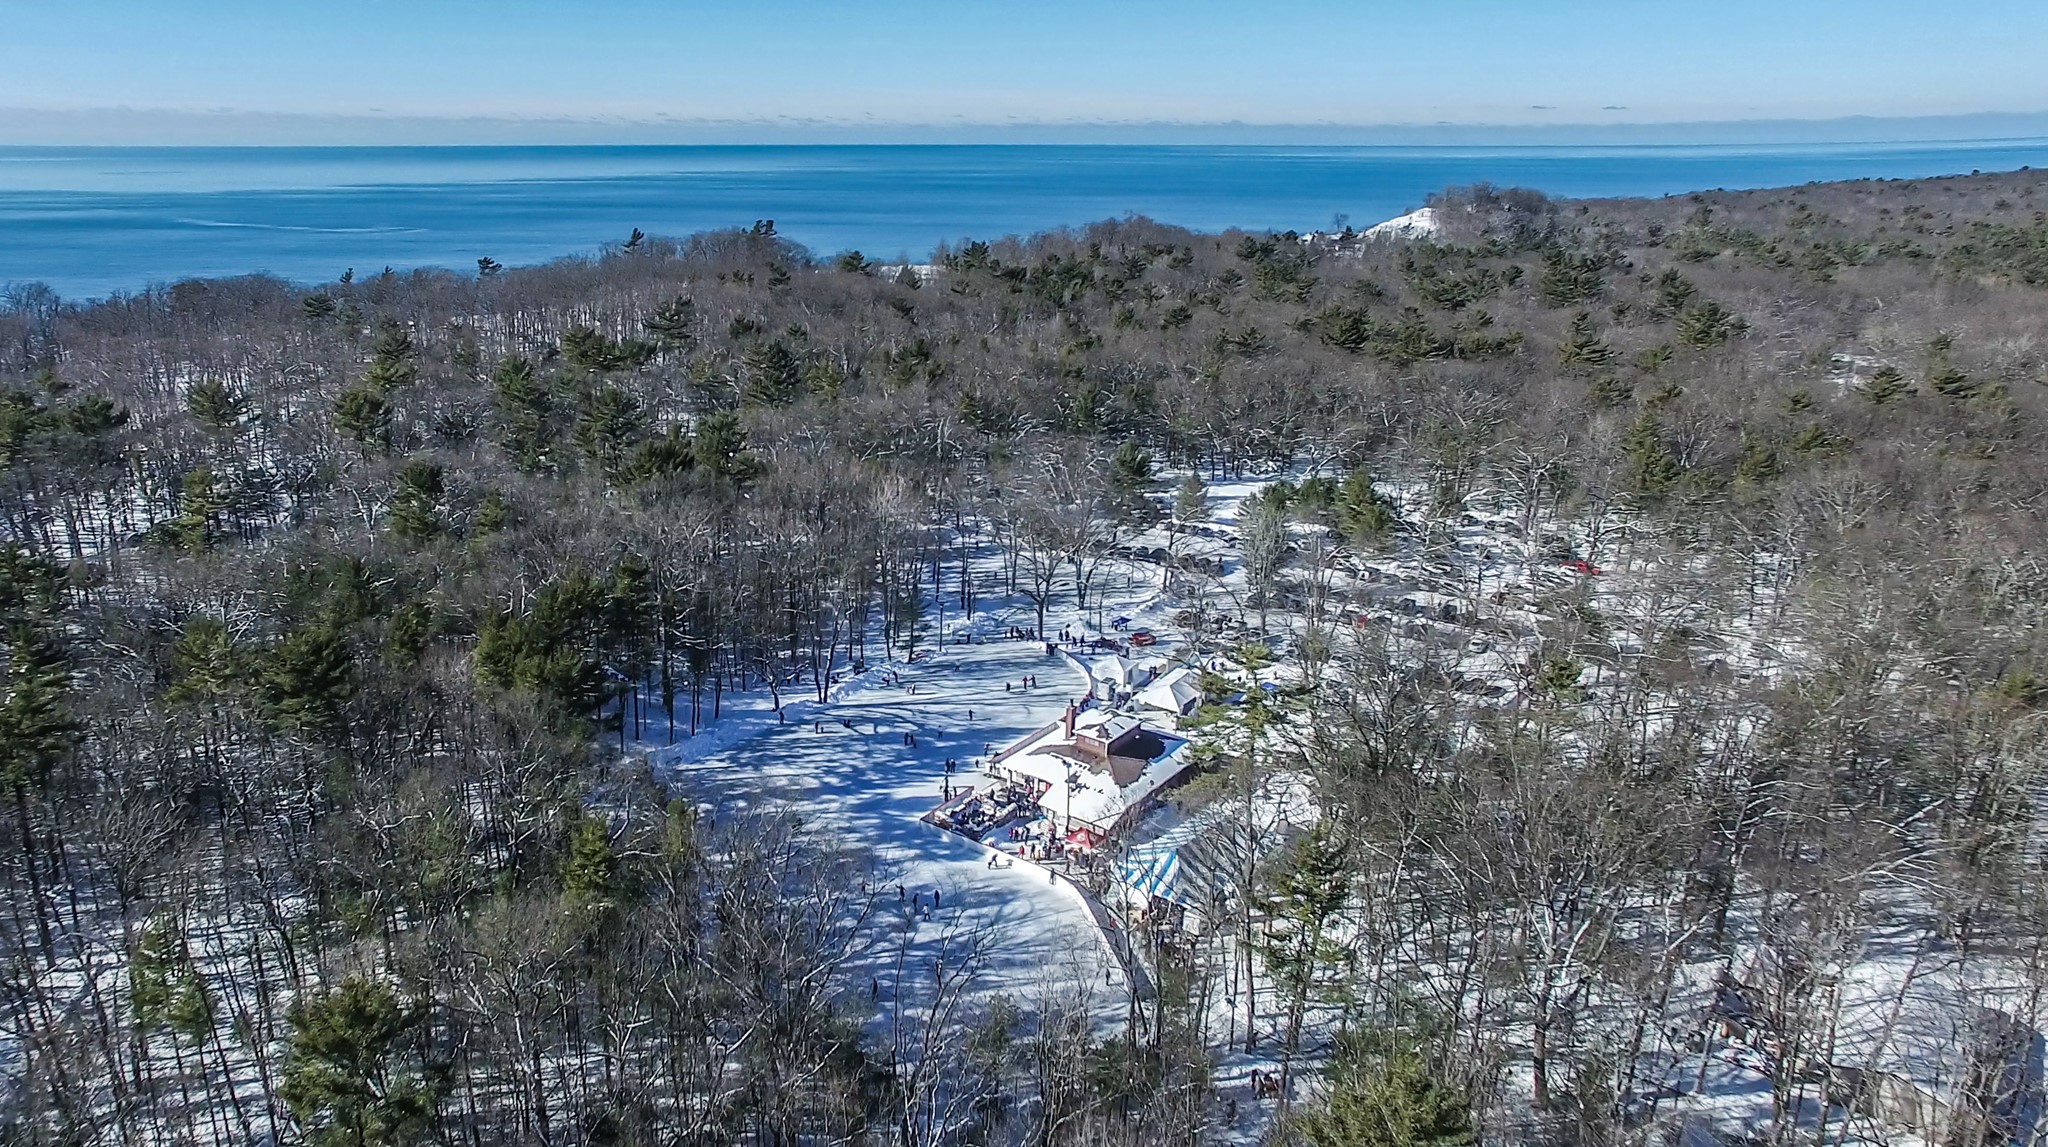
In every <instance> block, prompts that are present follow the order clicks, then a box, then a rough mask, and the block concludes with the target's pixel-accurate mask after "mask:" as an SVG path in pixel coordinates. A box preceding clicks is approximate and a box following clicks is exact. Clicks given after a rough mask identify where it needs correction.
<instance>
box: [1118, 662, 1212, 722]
mask: <svg viewBox="0 0 2048 1147" xmlns="http://www.w3.org/2000/svg"><path fill="white" fill-rule="evenodd" d="M1201 699H1202V679H1201V674H1199V673H1196V672H1195V671H1194V670H1192V669H1189V668H1186V667H1185V666H1183V667H1182V668H1179V669H1176V670H1174V671H1173V672H1171V673H1168V674H1167V675H1166V676H1164V677H1161V678H1160V679H1159V680H1157V681H1154V682H1153V683H1152V684H1150V685H1147V686H1146V687H1145V688H1143V689H1140V690H1138V692H1137V694H1136V695H1135V696H1134V697H1132V698H1131V700H1132V702H1133V703H1135V704H1138V705H1142V706H1144V707H1145V708H1148V709H1158V710H1159V711H1161V712H1164V713H1173V714H1175V715H1177V716H1183V717H1184V716H1186V715H1187V714H1188V712H1189V711H1190V710H1192V709H1193V708H1194V707H1195V703H1196V702H1198V701H1200V700H1201Z"/></svg>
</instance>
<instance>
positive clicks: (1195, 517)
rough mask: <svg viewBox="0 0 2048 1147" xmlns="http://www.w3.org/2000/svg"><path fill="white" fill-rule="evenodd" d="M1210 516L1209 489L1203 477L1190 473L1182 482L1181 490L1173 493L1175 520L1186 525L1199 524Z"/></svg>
mask: <svg viewBox="0 0 2048 1147" xmlns="http://www.w3.org/2000/svg"><path fill="white" fill-rule="evenodd" d="M1208 516H1209V487H1208V485H1207V484H1206V483H1204V482H1203V481H1202V476H1201V475H1200V474H1197V473H1195V472H1194V471H1192V470H1190V471H1188V476H1187V477H1185V478H1182V479H1181V480H1180V489H1178V490H1175V491H1174V493H1173V520H1174V521H1176V522H1178V523H1180V524H1182V525H1186V524H1188V523H1189V522H1199V521H1201V520H1202V519H1204V518H1206V517H1208Z"/></svg>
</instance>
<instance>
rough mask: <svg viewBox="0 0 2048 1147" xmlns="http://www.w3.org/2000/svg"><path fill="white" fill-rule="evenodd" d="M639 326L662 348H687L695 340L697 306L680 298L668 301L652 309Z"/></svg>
mask: <svg viewBox="0 0 2048 1147" xmlns="http://www.w3.org/2000/svg"><path fill="white" fill-rule="evenodd" d="M640 325H641V327H642V328H644V329H645V330H646V331H647V333H648V334H650V335H653V336H654V339H655V341H656V342H657V343H659V344H660V345H662V346H664V347H668V348H671V349H676V348H683V347H688V346H689V345H690V344H692V343H693V342H695V341H696V338H697V304H696V303H693V302H691V301H690V300H689V299H686V298H681V297H677V298H673V299H670V300H669V301H667V302H665V303H663V304H661V305H660V306H658V307H656V308H654V313H653V314H650V315H648V316H647V317H646V318H645V319H642V320H641V321H640Z"/></svg>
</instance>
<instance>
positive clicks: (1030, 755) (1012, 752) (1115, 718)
mask: <svg viewBox="0 0 2048 1147" xmlns="http://www.w3.org/2000/svg"><path fill="white" fill-rule="evenodd" d="M1084 722H1085V724H1084ZM1110 730H1116V732H1114V733H1111V734H1110V735H1108V736H1104V735H1103V734H1104V733H1106V732H1109V731H1110ZM1074 732H1075V734H1077V735H1082V736H1089V737H1094V738H1098V739H1101V740H1103V741H1105V742H1117V745H1116V751H1113V752H1111V753H1110V754H1109V755H1107V756H1106V757H1105V756H1103V755H1101V754H1097V753H1094V752H1091V751H1089V750H1088V749H1085V748H1082V747H1080V746H1078V745H1076V744H1075V742H1074V738H1073V737H1070V736H1068V735H1067V731H1066V724H1065V722H1064V721H1055V722H1053V723H1052V724H1050V725H1047V726H1046V727H1045V728H1043V729H1040V730H1039V731H1038V732H1036V733H1033V734H1032V735H1031V736H1030V737H1029V738H1027V739H1026V740H1025V741H1024V742H1022V743H1021V744H1018V745H1016V746H1013V747H1012V748H1010V749H1007V750H1005V751H1004V752H1003V753H1001V754H999V755H998V756H997V758H996V762H995V763H993V764H992V766H991V767H992V768H996V769H1000V770H1002V771H1006V772H1009V773H1012V774H1014V775H1016V776H1020V777H1028V778H1030V779H1032V780H1035V781H1038V782H1040V783H1041V784H1043V785H1045V786H1046V790H1045V793H1044V795H1042V796H1040V797H1039V798H1038V804H1039V807H1040V808H1043V809H1045V810H1047V811H1048V812H1051V813H1053V814H1055V815H1057V816H1061V817H1066V818H1069V819H1070V820H1071V821H1072V822H1073V823H1074V824H1079V825H1088V826H1090V827H1093V828H1095V829H1097V830H1098V831H1101V832H1108V831H1110V830H1112V829H1114V828H1116V827H1117V826H1118V825H1119V824H1121V823H1123V821H1124V819H1125V818H1126V817H1127V816H1128V815H1129V814H1130V813H1132V812H1133V811H1135V810H1138V809H1141V808H1143V807H1144V806H1145V804H1146V802H1147V801H1149V800H1150V799H1151V797H1152V796H1153V794H1155V793H1157V792H1158V791H1159V790H1160V789H1162V788H1165V787H1166V786H1168V785H1170V784H1172V783H1173V782H1174V781H1176V780H1178V779H1179V778H1180V777H1181V776H1182V774H1184V773H1186V772H1187V771H1188V770H1189V769H1190V768H1193V767H1194V760H1193V754H1191V753H1189V752H1188V751H1187V750H1188V742H1187V740H1186V739H1185V738H1182V737H1176V736H1174V735H1173V734H1171V733H1167V732H1162V731H1160V730H1157V729H1154V728H1151V727H1150V726H1147V725H1145V724H1144V723H1143V722H1142V721H1140V720H1139V719H1138V718H1136V717H1133V716H1131V715H1129V714H1125V713H1115V712H1111V711H1109V710H1105V709H1089V710H1086V711H1084V712H1082V713H1080V714H1077V715H1076V716H1075V718H1074Z"/></svg>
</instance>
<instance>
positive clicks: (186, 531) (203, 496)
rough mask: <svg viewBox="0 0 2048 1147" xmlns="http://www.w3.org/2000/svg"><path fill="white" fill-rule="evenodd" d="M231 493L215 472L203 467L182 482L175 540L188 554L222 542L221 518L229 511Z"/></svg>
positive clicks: (174, 525) (173, 526)
mask: <svg viewBox="0 0 2048 1147" xmlns="http://www.w3.org/2000/svg"><path fill="white" fill-rule="evenodd" d="M227 505H228V498H227V492H226V491H225V490H223V489H221V483H220V479H218V478H216V477H214V475H213V469H212V468H211V467H208V466H201V467H199V468H197V469H195V470H193V471H191V472H190V473H188V474H186V475H185V476H184V477H183V478H182V479H180V480H179V482H178V516H177V517H175V518H173V519H171V536H172V538H173V539H174V540H175V541H176V542H177V544H178V545H179V546H180V547H182V548H184V549H187V550H203V549H205V548H207V547H208V546H211V545H213V544H214V542H216V541H218V540H219V539H220V518H221V516H222V515H223V513H225V511H226V510H227Z"/></svg>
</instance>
